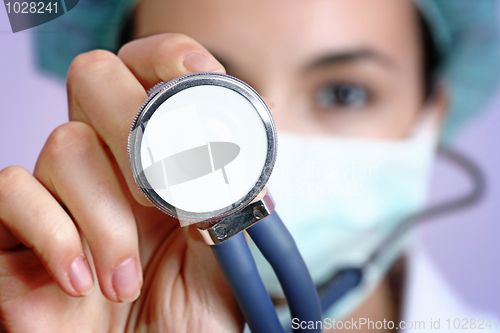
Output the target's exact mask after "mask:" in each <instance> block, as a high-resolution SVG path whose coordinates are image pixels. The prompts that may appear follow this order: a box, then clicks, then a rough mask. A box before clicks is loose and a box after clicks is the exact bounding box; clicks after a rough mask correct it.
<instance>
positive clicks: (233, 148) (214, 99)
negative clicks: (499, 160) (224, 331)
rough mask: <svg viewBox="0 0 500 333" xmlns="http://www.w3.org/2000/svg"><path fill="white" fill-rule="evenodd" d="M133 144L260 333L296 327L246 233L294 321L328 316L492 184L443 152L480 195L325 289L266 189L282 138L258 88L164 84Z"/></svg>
mask: <svg viewBox="0 0 500 333" xmlns="http://www.w3.org/2000/svg"><path fill="white" fill-rule="evenodd" d="M128 147H129V157H130V165H131V169H132V173H133V175H134V178H135V180H136V182H137V185H138V186H139V188H140V189H141V191H142V192H143V193H144V195H145V196H146V197H147V198H148V199H149V200H150V201H151V202H152V203H153V204H154V205H155V206H156V207H157V208H159V209H160V210H161V211H163V212H165V213H166V214H168V215H170V216H173V217H175V218H177V219H179V221H180V223H181V225H182V226H186V225H189V224H193V223H197V229H198V231H199V232H200V234H201V236H202V238H203V240H204V241H205V243H207V244H209V245H210V246H211V248H212V250H213V253H214V255H215V257H216V259H217V262H218V264H219V266H220V268H221V270H222V273H223V274H224V277H225V278H226V280H227V281H228V283H229V285H230V287H231V289H232V292H233V294H234V295H235V297H236V299H237V302H238V304H239V306H240V309H241V311H242V313H243V315H244V318H245V320H246V322H247V324H248V326H249V328H250V330H251V331H252V332H254V333H260V332H284V331H291V327H288V328H287V329H283V328H282V326H281V323H280V321H279V319H278V316H277V314H276V311H275V309H274V306H273V303H272V301H271V299H270V297H269V294H268V293H267V291H266V289H265V287H264V284H263V282H262V280H261V278H260V276H259V274H258V271H257V267H256V264H255V261H254V259H253V257H252V255H251V253H250V249H249V247H248V244H247V241H246V239H245V237H244V234H243V233H242V231H245V230H246V231H247V233H248V234H249V235H250V237H251V238H252V240H253V241H254V242H255V244H256V245H257V247H258V248H259V250H260V251H261V253H262V254H263V256H264V257H265V258H266V260H267V261H268V262H269V263H270V265H271V266H272V267H273V269H274V271H275V273H276V276H277V277H278V280H279V282H280V284H281V287H282V289H283V292H284V295H285V298H286V301H287V304H288V307H289V309H290V314H291V317H292V318H297V320H299V322H310V321H313V322H317V321H321V320H322V310H323V311H325V310H326V309H328V308H329V307H331V306H332V305H333V304H335V303H336V302H337V301H338V300H339V299H341V298H342V296H344V295H345V294H347V293H348V292H349V291H350V290H352V289H354V288H355V287H357V286H358V285H360V284H361V282H362V280H363V275H364V271H365V269H366V267H368V266H369V265H370V264H371V263H373V262H375V261H376V260H377V258H378V257H379V256H380V254H381V253H383V252H384V251H385V250H386V248H387V247H388V246H389V245H390V244H392V243H393V242H394V241H395V240H397V239H398V238H400V237H401V236H402V235H404V234H405V233H406V231H407V230H408V229H409V227H411V226H413V225H415V224H417V223H418V222H420V221H423V220H424V219H428V218H429V217H433V216H435V215H437V214H440V213H443V212H445V211H449V210H452V209H455V208H458V207H463V206H466V205H469V204H471V203H473V202H475V201H476V200H477V199H478V198H479V197H480V196H481V194H482V192H483V185H484V179H483V178H482V174H481V172H480V171H479V169H478V168H477V166H475V165H474V164H473V163H472V162H471V161H470V160H468V159H467V158H466V157H464V156H462V155H460V154H458V153H457V152H454V151H452V150H449V149H444V148H442V149H441V152H442V153H443V154H444V155H445V156H446V157H448V159H450V160H452V161H454V162H457V164H459V165H461V166H462V167H463V169H464V170H465V171H466V172H467V173H468V174H470V175H471V177H472V178H473V179H474V180H475V184H476V187H475V188H474V189H473V191H471V193H470V194H467V195H466V196H464V197H463V198H459V199H456V200H452V201H451V202H449V203H445V204H442V205H439V206H437V207H434V208H430V209H428V210H426V211H424V212H421V213H418V214H415V215H413V216H411V217H409V218H408V219H406V220H405V221H403V222H402V223H400V224H399V226H398V227H397V228H396V229H395V230H393V232H392V233H391V234H390V235H389V236H388V238H387V239H386V241H385V242H383V243H381V245H380V246H379V247H378V248H377V249H376V250H375V251H374V252H373V255H372V256H371V257H370V258H369V259H368V260H367V261H366V263H365V264H364V265H362V266H361V267H346V268H345V269H342V270H340V271H338V272H335V273H334V274H332V278H331V279H329V280H328V281H327V282H326V283H324V284H322V285H321V286H318V287H316V286H315V285H314V282H313V280H312V278H311V275H310V274H309V271H308V269H307V267H306V265H305V262H304V260H303V258H302V256H301V255H300V253H299V250H298V249H297V246H296V245H295V242H294V240H293V237H292V236H291V234H290V233H289V231H288V230H287V228H286V227H285V225H284V224H283V222H282V221H281V219H280V218H279V216H278V214H277V213H276V211H275V209H274V202H273V200H272V197H271V195H270V193H269V192H268V191H267V189H266V187H265V185H266V183H267V180H268V179H269V176H270V175H271V172H272V169H273V166H274V162H275V159H276V152H277V134H276V128H275V125H274V121H273V118H272V116H271V113H270V111H269V109H268V107H267V105H266V103H265V102H264V100H263V99H262V98H261V97H260V96H259V94H258V93H257V92H256V91H255V90H254V89H253V88H252V87H250V86H249V85H248V84H246V83H244V82H242V81H241V80H238V79H236V78H234V77H231V76H229V75H225V74H218V73H195V74H189V75H186V76H182V77H179V78H177V79H174V80H172V81H170V82H168V83H165V82H160V83H158V84H157V85H155V86H154V87H153V88H151V89H150V91H149V92H148V99H147V100H146V102H145V103H144V104H143V105H142V107H141V109H140V111H139V113H138V115H137V117H136V119H135V121H134V123H133V125H132V129H131V132H130V135H129V144H128ZM318 294H319V296H318ZM320 296H321V298H320ZM320 299H321V300H320ZM300 331H302V330H301V329H298V330H294V332H300ZM307 331H308V332H310V331H312V332H315V331H316V332H319V331H320V330H307Z"/></svg>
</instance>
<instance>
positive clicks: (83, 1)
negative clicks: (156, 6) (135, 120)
mask: <svg viewBox="0 0 500 333" xmlns="http://www.w3.org/2000/svg"><path fill="white" fill-rule="evenodd" d="M414 1H415V3H416V4H417V6H418V7H419V9H420V11H421V12H422V14H423V17H424V18H425V19H426V21H427V23H428V25H429V27H430V28H431V32H432V36H433V39H434V41H435V42H436V45H437V47H438V49H439V52H440V54H441V57H442V58H443V62H442V67H441V72H440V73H441V74H442V77H443V78H444V79H445V80H446V81H447V83H448V86H449V89H450V92H451V99H450V102H451V105H450V108H449V110H448V116H447V118H446V122H445V125H444V129H443V139H444V140H445V141H449V140H450V139H452V138H453V137H454V136H455V134H456V132H457V131H458V130H459V129H460V128H461V127H463V125H464V124H465V123H467V122H468V121H470V119H471V118H473V117H476V116H477V115H478V114H479V113H480V112H481V111H482V110H483V109H484V107H485V104H486V103H487V101H488V99H489V97H490V96H491V95H492V94H493V92H494V91H495V90H496V86H497V80H498V78H499V76H500V43H499V41H500V38H499V29H498V6H497V5H498V0H414ZM136 2H137V0H80V2H79V3H78V5H77V6H76V7H75V8H74V9H73V10H71V11H69V12H68V13H66V14H65V15H63V16H61V17H59V18H57V19H55V20H53V21H51V22H48V23H46V24H44V25H42V26H40V27H38V28H36V29H37V30H38V31H40V33H37V34H35V39H34V41H35V50H36V53H37V63H38V65H39V67H40V68H42V69H43V70H46V71H49V72H51V73H53V74H56V75H57V76H59V77H61V78H64V77H65V76H66V73H67V71H68V68H69V65H70V64H71V61H72V60H73V58H74V57H76V56H77V55H78V54H80V53H83V52H87V51H89V50H93V49H105V50H109V51H113V52H116V51H117V49H118V48H119V47H120V37H121V32H122V30H123V28H124V25H125V23H126V21H127V19H128V18H130V15H131V13H132V11H133V9H134V7H135V5H136ZM42 31H44V33H41V32H42Z"/></svg>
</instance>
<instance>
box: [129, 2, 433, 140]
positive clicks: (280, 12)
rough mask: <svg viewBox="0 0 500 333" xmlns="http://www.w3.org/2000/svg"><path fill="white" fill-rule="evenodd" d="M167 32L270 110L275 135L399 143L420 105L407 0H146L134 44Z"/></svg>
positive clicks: (413, 24)
mask: <svg viewBox="0 0 500 333" xmlns="http://www.w3.org/2000/svg"><path fill="white" fill-rule="evenodd" d="M164 32H175V33H182V34H186V35H188V36H190V37H192V38H194V39H195V40H197V41H198V42H200V43H201V44H202V45H203V46H205V47H206V48H207V49H208V50H209V51H210V52H211V53H212V54H213V55H214V56H215V57H216V58H217V59H219V60H220V62H221V63H222V64H223V65H224V66H225V67H226V70H227V73H228V74H230V75H233V76H236V77H238V78H240V79H242V80H244V81H245V82H247V83H249V84H250V85H251V86H253V87H254V88H255V89H256V90H257V91H258V92H259V93H260V94H261V95H263V96H265V97H266V98H267V99H269V100H270V101H272V102H273V103H274V104H275V105H276V108H275V110H274V111H273V115H274V119H275V121H276V126H277V128H278V131H294V132H298V133H316V134H329V135H342V136H350V137H368V138H401V137H404V136H406V135H408V134H409V132H410V131H411V129H412V128H413V127H414V126H415V124H416V122H417V121H418V119H419V114H420V112H421V111H422V108H423V106H424V84H423V82H424V80H423V60H422V46H421V41H420V27H419V24H418V19H417V12H416V9H415V7H414V5H413V4H412V2H411V1H410V0H382V1H373V0H334V1H332V0H308V1H303V0H286V1H284V0H252V1H250V0H237V1H236V0H213V1H201V0H142V1H141V3H140V4H139V7H138V9H137V16H136V33H135V37H136V38H139V37H145V36H149V35H152V34H157V33H164Z"/></svg>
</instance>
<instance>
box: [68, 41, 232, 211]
mask: <svg viewBox="0 0 500 333" xmlns="http://www.w3.org/2000/svg"><path fill="white" fill-rule="evenodd" d="M129 44H130V45H129ZM129 44H128V45H127V46H125V47H124V48H123V49H122V50H121V51H120V57H121V58H120V57H118V56H116V55H114V54H112V53H111V52H107V51H102V50H97V51H92V52H89V53H86V54H82V55H80V56H78V57H77V58H76V59H75V60H74V61H73V63H72V65H71V67H70V70H69V72H68V81H67V86H68V100H69V112H70V119H71V120H77V121H83V122H85V123H87V124H89V125H90V126H91V127H93V128H94V129H95V131H96V132H97V133H98V135H99V136H100V137H101V138H102V140H103V141H104V143H105V144H106V145H107V146H108V147H109V149H110V151H111V154H112V155H113V157H114V159H115V160H116V162H117V163H118V166H119V168H120V171H121V173H122V174H123V176H124V179H125V181H126V183H127V186H128V188H129V190H130V192H131V193H132V195H133V197H134V199H135V200H136V201H138V202H139V203H141V204H142V205H147V206H150V203H149V202H148V201H147V199H146V198H145V197H144V195H143V194H142V193H141V191H140V190H139V188H138V187H137V185H136V183H135V181H134V179H133V176H132V172H131V170H130V164H129V158H128V152H127V140H128V134H129V130H130V127H131V125H132V122H133V120H134V118H135V116H136V114H137V112H138V111H139V109H140V107H141V105H142V104H143V103H144V101H145V100H146V98H147V94H146V90H145V88H148V87H149V86H152V85H154V84H155V83H157V82H158V81H160V80H163V81H170V80H172V79H174V78H176V77H178V76H182V75H185V74H189V73H192V72H196V71H210V70H212V71H218V72H221V71H222V72H223V71H224V69H223V68H222V67H220V66H219V65H215V66H213V65H209V64H208V63H207V62H206V61H205V60H200V57H201V58H206V57H205V55H208V51H206V50H205V49H204V48H203V47H202V46H201V45H200V44H198V43H197V42H195V41H194V40H192V39H190V38H189V37H186V36H183V35H178V34H163V35H157V36H152V37H148V38H144V39H142V40H137V41H133V42H131V43H129ZM209 62H210V61H209ZM210 63H211V62H210ZM212 66H213V67H212Z"/></svg>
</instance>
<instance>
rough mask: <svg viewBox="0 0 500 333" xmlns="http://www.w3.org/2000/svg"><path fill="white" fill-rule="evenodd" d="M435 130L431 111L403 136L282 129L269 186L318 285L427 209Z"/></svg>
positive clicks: (376, 268)
mask: <svg viewBox="0 0 500 333" xmlns="http://www.w3.org/2000/svg"><path fill="white" fill-rule="evenodd" d="M437 134H438V129H437V126H435V124H434V123H433V122H432V120H431V119H430V118H429V117H427V116H426V117H423V119H422V121H421V122H420V124H419V126H417V128H416V130H415V132H414V133H413V134H412V135H411V136H410V137H409V138H407V139H404V140H399V141H392V140H367V139H347V138H334V137H331V136H314V137H306V136H301V135H297V134H292V133H279V137H278V157H277V161H276V166H275V169H274V171H273V174H272V176H271V178H270V180H269V183H268V188H269V190H270V192H271V194H272V196H273V198H274V200H275V202H276V211H277V212H278V214H279V215H280V217H281V218H282V220H283V222H284V223H285V224H286V226H287V227H288V229H289V230H290V232H291V233H292V235H293V236H294V238H295V241H296V243H297V246H298V248H299V250H300V252H301V253H302V256H303V257H304V260H305V262H306V264H307V266H308V268H309V271H310V273H311V275H312V278H313V280H314V282H315V283H316V285H319V284H321V283H324V282H325V281H327V280H328V279H329V278H330V277H331V276H332V275H333V274H334V273H336V272H337V271H338V270H340V269H343V268H351V267H360V266H362V265H363V264H364V263H365V262H366V261H367V260H368V258H369V257H370V255H371V254H372V253H373V251H374V250H375V249H376V248H377V246H379V245H380V243H382V242H383V241H384V240H385V238H386V237H387V236H388V234H389V233H390V232H391V231H392V230H393V229H394V228H395V227H396V226H397V225H398V223H400V222H401V221H402V220H403V219H404V218H405V217H407V216H409V215H410V214H413V213H415V212H417V211H420V210H421V209H422V208H423V206H424V204H425V197H426V192H427V187H428V178H429V174H430V170H431V164H432V161H433V159H434V154H435V149H436V145H437ZM407 240H408V237H403V238H402V239H400V240H399V241H398V242H396V243H395V244H394V246H392V247H390V248H389V250H388V251H386V253H384V254H383V255H382V256H381V257H380V258H379V260H377V262H375V263H374V264H373V265H371V266H370V268H369V269H368V270H367V272H365V273H366V274H365V276H364V279H363V283H362V284H361V286H359V287H358V288H356V289H355V290H353V291H352V292H350V293H348V294H347V295H346V296H345V297H344V298H343V299H342V300H341V301H340V302H339V303H338V304H336V305H334V306H333V307H332V308H331V309H329V311H328V313H327V314H328V316H329V317H334V318H335V319H336V320H338V319H341V318H342V317H344V316H346V315H348V314H349V313H351V312H352V311H354V310H355V309H356V308H357V307H358V306H359V305H360V304H361V303H362V302H363V301H364V300H365V299H366V298H367V296H368V295H369V294H370V291H371V290H372V289H373V288H374V287H375V286H376V285H377V284H378V282H380V280H381V279H382V278H383V277H384V275H385V274H386V272H387V270H388V269H389V268H390V267H391V265H392V264H393V262H394V261H395V260H396V259H397V258H398V257H399V256H400V255H401V251H402V250H403V249H404V248H405V244H406V243H407ZM251 249H252V252H253V254H254V257H255V258H256V259H255V260H256V262H257V266H258V268H259V272H260V274H261V277H262V279H263V281H264V284H265V285H266V287H267V288H268V291H269V293H270V294H271V296H275V297H283V294H282V291H281V288H280V284H279V282H278V280H277V278H276V277H275V275H274V272H273V271H272V269H271V267H270V266H269V264H268V263H267V261H266V260H265V259H264V258H263V257H262V255H261V254H260V253H259V251H258V249H257V248H256V247H255V245H254V244H251ZM284 260H286V258H284Z"/></svg>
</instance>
